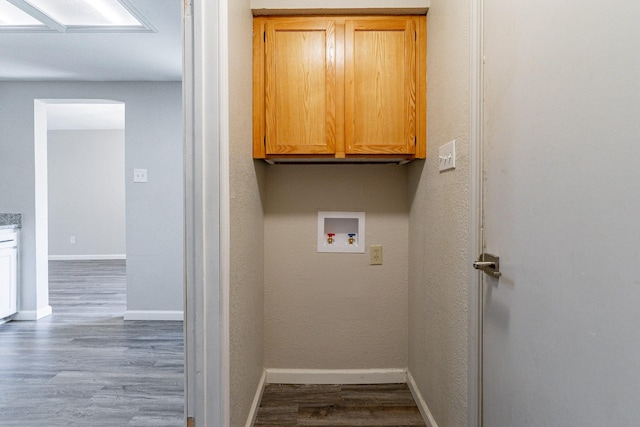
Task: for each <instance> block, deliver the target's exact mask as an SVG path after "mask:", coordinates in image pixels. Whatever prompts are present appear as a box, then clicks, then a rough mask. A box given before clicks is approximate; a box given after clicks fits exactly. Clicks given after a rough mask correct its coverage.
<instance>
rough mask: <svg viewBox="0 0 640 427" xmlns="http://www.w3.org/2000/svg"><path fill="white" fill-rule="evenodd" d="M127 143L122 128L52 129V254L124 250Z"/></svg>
mask: <svg viewBox="0 0 640 427" xmlns="http://www.w3.org/2000/svg"><path fill="white" fill-rule="evenodd" d="M124 143H125V141H124V130H119V129H115V130H105V129H100V130H96V129H91V130H50V131H49V132H48V138H47V146H48V147H47V155H48V176H49V182H48V188H49V197H48V199H49V257H52V256H61V255H62V256H65V257H67V258H72V257H73V256H80V257H87V258H88V257H91V256H96V257H101V256H112V255H113V256H124V255H125V254H126V240H125V239H126V234H125V231H126V230H125V194H124V186H125V168H124ZM70 236H75V238H76V242H75V243H73V244H72V243H70V240H69V237H70Z"/></svg>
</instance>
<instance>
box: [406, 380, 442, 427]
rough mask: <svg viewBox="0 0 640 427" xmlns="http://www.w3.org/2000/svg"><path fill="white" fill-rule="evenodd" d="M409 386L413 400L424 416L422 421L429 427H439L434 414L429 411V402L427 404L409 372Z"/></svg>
mask: <svg viewBox="0 0 640 427" xmlns="http://www.w3.org/2000/svg"><path fill="white" fill-rule="evenodd" d="M407 385H408V386H409V390H411V394H412V395H413V400H415V401H416V405H418V409H419V410H420V414H422V419H423V420H424V422H425V423H426V424H427V427H438V424H437V423H436V420H435V418H433V414H432V413H431V411H430V410H429V407H428V406H427V402H425V400H424V398H423V397H422V393H420V390H418V385H417V384H416V381H415V380H414V379H413V375H411V372H409V371H408V370H407Z"/></svg>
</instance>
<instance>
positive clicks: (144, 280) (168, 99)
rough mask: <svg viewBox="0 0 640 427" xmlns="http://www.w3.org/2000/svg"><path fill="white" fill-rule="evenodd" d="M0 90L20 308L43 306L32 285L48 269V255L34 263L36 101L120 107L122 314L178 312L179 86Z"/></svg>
mask: <svg viewBox="0 0 640 427" xmlns="http://www.w3.org/2000/svg"><path fill="white" fill-rule="evenodd" d="M0 85H1V86H0V129H2V144H0V150H1V151H0V194H1V195H2V202H1V206H0V210H1V211H3V212H20V213H22V215H23V216H22V218H23V229H22V233H21V238H22V242H21V243H22V252H21V270H20V273H21V281H22V287H21V292H20V297H21V298H20V301H21V305H20V310H28V311H36V310H38V309H39V308H41V307H40V305H42V304H48V300H47V301H45V300H44V299H43V298H39V297H41V295H39V292H38V291H39V289H38V287H37V281H36V271H37V270H38V268H42V265H44V269H45V271H46V262H47V260H46V254H45V255H44V256H43V255H42V254H40V256H38V257H36V252H37V246H38V245H37V242H36V216H35V215H36V200H35V176H36V171H35V161H34V157H35V156H34V99H113V100H117V101H121V102H124V103H125V104H126V117H125V121H126V133H125V140H126V149H125V162H126V163H125V167H126V174H127V179H126V205H127V211H126V218H127V219H126V222H127V224H126V228H127V283H128V288H127V310H141V311H181V310H182V303H183V297H182V294H183V274H182V271H183V268H182V264H183V237H182V236H183V206H184V200H183V184H182V182H183V172H182V171H183V162H182V157H183V154H182V150H183V148H182V98H181V83H179V82H165V83H154V82H129V83H97V82H83V83H74V82H63V83H47V82H21V83H9V82H2V83H0ZM45 163H46V161H45ZM134 168H146V169H148V171H149V182H148V183H147V184H144V185H140V184H133V183H132V182H131V179H130V178H131V176H132V171H133V169H134ZM39 246H42V245H39ZM38 263H39V264H40V265H38Z"/></svg>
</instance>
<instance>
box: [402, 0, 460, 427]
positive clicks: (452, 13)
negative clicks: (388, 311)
mask: <svg viewBox="0 0 640 427" xmlns="http://www.w3.org/2000/svg"><path fill="white" fill-rule="evenodd" d="M469 4H470V3H469V2H468V1H460V0H456V1H451V0H432V1H431V7H430V9H429V13H428V15H427V34H428V37H427V40H428V45H427V69H428V72H427V85H428V96H427V104H428V114H427V120H428V122H427V129H428V135H427V159H426V160H425V161H415V162H413V163H412V164H410V166H409V169H410V173H409V183H410V185H409V188H410V190H409V199H410V211H409V236H410V237H409V254H410V255H409V256H410V258H409V371H410V372H411V374H412V375H413V377H414V379H415V381H416V383H417V386H418V389H419V391H420V392H421V394H422V396H423V397H424V399H425V401H426V403H427V405H428V407H429V410H430V411H431V413H432V415H433V416H434V418H435V420H436V422H437V423H438V425H439V426H447V427H461V426H466V425H467V424H466V423H467V364H468V357H467V339H468V326H467V325H468V324H467V322H468V303H467V299H468V289H467V287H468V283H469V277H468V268H469V262H470V259H469V254H468V250H467V245H468V188H469V184H468V179H469V178H468V177H469V175H468V171H469V169H468V168H469V108H468V106H469V81H470V79H469V75H470V72H469V55H470V53H469ZM452 139H455V140H456V151H457V160H456V169H455V170H453V171H447V172H444V173H439V172H438V157H437V154H438V147H439V146H440V145H443V144H445V143H447V142H449V141H450V140H452Z"/></svg>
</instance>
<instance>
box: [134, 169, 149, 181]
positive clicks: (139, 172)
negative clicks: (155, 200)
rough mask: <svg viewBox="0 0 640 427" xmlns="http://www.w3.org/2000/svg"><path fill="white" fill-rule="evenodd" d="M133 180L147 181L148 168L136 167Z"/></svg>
mask: <svg viewBox="0 0 640 427" xmlns="http://www.w3.org/2000/svg"><path fill="white" fill-rule="evenodd" d="M133 182H147V170H146V169H134V170H133Z"/></svg>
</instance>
